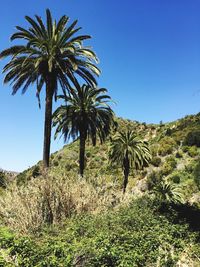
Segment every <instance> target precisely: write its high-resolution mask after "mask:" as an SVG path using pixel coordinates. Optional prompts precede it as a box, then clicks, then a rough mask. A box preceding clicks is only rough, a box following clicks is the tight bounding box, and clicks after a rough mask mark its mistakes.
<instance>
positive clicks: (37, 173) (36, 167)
mask: <svg viewBox="0 0 200 267" xmlns="http://www.w3.org/2000/svg"><path fill="white" fill-rule="evenodd" d="M40 174H41V172H40V167H39V166H38V165H36V166H35V167H34V168H33V171H32V176H33V177H34V178H36V177H38V176H39V175H40Z"/></svg>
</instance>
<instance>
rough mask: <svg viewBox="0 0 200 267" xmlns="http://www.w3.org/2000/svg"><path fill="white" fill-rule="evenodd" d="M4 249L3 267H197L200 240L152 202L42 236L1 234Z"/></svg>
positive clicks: (80, 217)
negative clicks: (179, 266)
mask: <svg viewBox="0 0 200 267" xmlns="http://www.w3.org/2000/svg"><path fill="white" fill-rule="evenodd" d="M177 216H178V214H177V213H176V212H175V213H174V215H173V218H174V220H176V219H177ZM0 244H1V252H0V253H1V254H0V255H1V262H3V263H4V264H5V266H16V265H17V264H18V266H27V267H29V266H30V267H31V266H55V267H57V266H97V267H98V266H99V267H100V266H121V267H122V266H123V267H126V266H127V267H130V266H176V264H177V263H179V264H184V263H185V262H184V258H186V259H187V261H188V260H189V261H190V263H191V264H192V265H193V264H194V265H193V266H195V264H197V265H196V266H198V255H199V246H198V243H197V235H196V234H193V233H192V232H191V231H190V230H189V228H188V225H187V224H185V223H180V224H176V223H172V222H171V221H170V220H169V219H168V218H167V217H166V216H164V215H163V214H161V213H160V212H159V206H157V205H156V204H155V203H154V202H153V201H151V200H150V199H148V198H142V199H138V200H135V201H132V202H131V203H130V205H129V206H128V207H127V206H124V207H121V208H120V209H118V210H117V211H110V212H108V213H104V214H98V215H95V216H94V215H89V214H85V215H78V216H76V217H74V218H71V219H69V220H67V221H66V223H65V224H64V225H63V226H62V228H61V227H55V226H54V227H52V228H51V229H49V230H48V229H44V230H43V231H42V232H40V234H39V235H38V236H23V237H19V236H16V234H14V233H12V232H10V231H8V230H7V229H5V228H3V229H1V231H0ZM188 244H189V250H185V248H186V247H188ZM6 264H7V265H6ZM8 264H10V265H8ZM192 265H191V266H192Z"/></svg>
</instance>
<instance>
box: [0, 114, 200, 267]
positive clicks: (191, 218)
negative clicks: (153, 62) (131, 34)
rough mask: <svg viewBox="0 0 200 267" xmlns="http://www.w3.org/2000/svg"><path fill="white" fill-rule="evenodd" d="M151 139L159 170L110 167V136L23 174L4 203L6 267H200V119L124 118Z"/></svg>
mask: <svg viewBox="0 0 200 267" xmlns="http://www.w3.org/2000/svg"><path fill="white" fill-rule="evenodd" d="M117 122H118V129H119V130H123V129H133V130H134V131H135V133H136V134H137V135H138V136H141V138H143V139H144V140H146V141H148V143H149V145H150V149H151V153H152V160H151V162H150V164H149V166H146V167H145V168H143V169H142V170H138V171H136V170H132V171H131V175H130V178H129V184H128V188H127V192H126V194H125V195H123V194H122V181H123V173H122V171H121V168H120V167H116V166H111V165H110V163H109V161H108V151H109V146H110V139H109V138H108V140H107V141H106V142H105V143H104V144H102V145H101V144H99V143H97V145H96V146H95V147H93V146H92V145H91V144H90V143H89V142H88V143H87V146H86V170H85V175H84V177H83V178H81V177H80V176H79V175H78V152H79V140H76V141H75V142H72V143H71V144H69V145H65V146H64V147H63V148H62V149H61V150H59V151H57V152H56V153H53V154H52V155H51V168H50V170H49V171H48V173H43V172H42V167H41V162H38V164H37V165H35V166H33V167H32V168H30V169H28V170H26V171H24V172H23V173H20V174H19V175H17V177H16V180H15V181H16V183H15V181H14V182H11V183H10V184H8V187H7V190H2V191H1V194H2V197H1V198H0V215H1V224H2V226H1V227H0V244H1V249H0V263H1V264H2V265H1V266H27V267H29V266H55V267H57V266H60V267H62V266H66V267H67V266H68V267H71V266H75V267H81V266H82V267H84V266H85V267H95V266H97V267H100V266H107V267H112V266H119V267H133V266H147V267H148V266H152V267H154V266H156V267H157V266H164V267H165V266H166V267H168V266H174V267H178V266H179V267H181V266H182V267H183V266H184V267H186V266H188V267H190V266H191V267H192V266H194V267H195V266H197V267H198V266H200V250H199V247H200V246H199V240H200V239H199V231H200V223H199V222H200V193H199V192H200V191H199V189H200V163H199V162H200V114H197V115H190V116H186V117H185V118H183V119H180V120H177V121H174V122H170V123H165V124H163V123H160V124H146V123H139V122H137V121H130V120H125V119H122V118H117Z"/></svg>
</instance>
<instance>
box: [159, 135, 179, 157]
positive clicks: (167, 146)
mask: <svg viewBox="0 0 200 267" xmlns="http://www.w3.org/2000/svg"><path fill="white" fill-rule="evenodd" d="M159 143H160V147H159V150H158V154H159V155H161V156H166V155H169V154H171V153H172V152H173V150H174V149H175V148H176V147H177V144H176V142H175V141H174V139H173V138H172V137H169V136H165V137H164V138H162V139H161V141H160V142H159Z"/></svg>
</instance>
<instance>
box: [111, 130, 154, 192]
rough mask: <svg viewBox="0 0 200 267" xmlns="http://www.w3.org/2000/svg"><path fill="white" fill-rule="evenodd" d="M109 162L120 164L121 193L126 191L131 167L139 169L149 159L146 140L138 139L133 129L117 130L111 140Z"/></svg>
mask: <svg viewBox="0 0 200 267" xmlns="http://www.w3.org/2000/svg"><path fill="white" fill-rule="evenodd" d="M109 158H110V161H111V163H114V164H118V165H121V166H122V170H123V172H124V183H123V193H125V191H126V187H127V184H128V176H129V173H130V169H131V168H135V169H140V168H142V167H143V166H144V165H146V164H148V162H149V161H150V159H151V154H150V150H149V148H148V144H147V142H144V141H142V140H140V139H139V138H138V137H137V136H136V135H135V134H134V132H133V131H130V130H128V131H125V132H118V133H117V134H116V135H115V136H114V138H113V139H112V142H111V147H110V152H109Z"/></svg>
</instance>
